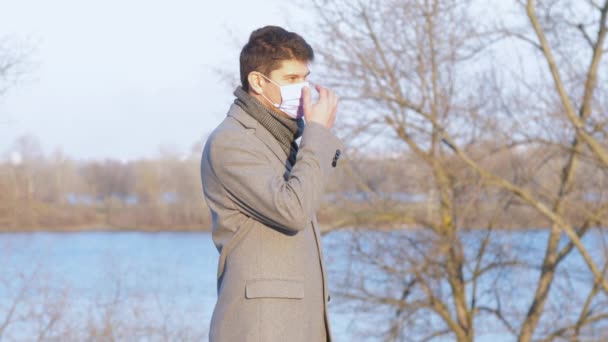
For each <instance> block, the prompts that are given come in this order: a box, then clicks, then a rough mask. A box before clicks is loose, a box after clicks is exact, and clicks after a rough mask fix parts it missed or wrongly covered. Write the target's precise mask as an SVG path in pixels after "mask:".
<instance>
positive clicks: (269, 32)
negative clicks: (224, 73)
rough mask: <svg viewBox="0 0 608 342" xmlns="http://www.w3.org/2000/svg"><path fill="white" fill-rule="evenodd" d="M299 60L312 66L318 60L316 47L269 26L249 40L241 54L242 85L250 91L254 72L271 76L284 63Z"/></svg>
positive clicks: (258, 30)
mask: <svg viewBox="0 0 608 342" xmlns="http://www.w3.org/2000/svg"><path fill="white" fill-rule="evenodd" d="M290 59H296V60H299V61H303V62H310V61H312V60H313V59H314V52H313V50H312V47H310V45H308V43H306V41H305V40H304V38H302V37H301V36H300V35H298V34H297V33H294V32H289V31H286V30H285V29H283V28H281V27H278V26H265V27H262V28H260V29H257V30H255V31H253V32H252V33H251V36H249V41H248V42H247V44H245V46H244V47H243V50H241V56H240V64H241V85H242V87H243V90H245V91H248V90H249V81H248V80H247V76H248V75H249V73H250V72H252V71H259V72H261V73H262V74H264V75H266V76H268V75H269V74H270V72H271V71H273V70H276V69H279V68H280V67H281V62H282V61H284V60H290Z"/></svg>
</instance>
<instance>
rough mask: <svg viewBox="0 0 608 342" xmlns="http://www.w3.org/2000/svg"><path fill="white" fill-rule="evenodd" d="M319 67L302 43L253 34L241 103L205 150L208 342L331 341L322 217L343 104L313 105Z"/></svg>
mask: <svg viewBox="0 0 608 342" xmlns="http://www.w3.org/2000/svg"><path fill="white" fill-rule="evenodd" d="M313 58H314V53H313V50H312V48H311V47H310V45H308V44H307V43H306V41H305V40H304V39H303V38H302V37H300V36H299V35H298V34H296V33H293V32H288V31H286V30H284V29H282V28H280V27H276V26H267V27H263V28H260V29H258V30H256V31H254V32H253V33H252V34H251V36H250V38H249V42H248V43H247V44H246V45H245V46H244V47H243V49H242V51H241V55H240V74H241V86H240V87H237V89H236V90H235V91H234V95H235V96H236V99H235V101H234V103H233V104H232V106H231V107H230V110H229V111H228V114H227V116H226V118H225V119H224V120H223V121H222V123H221V124H220V125H219V126H218V127H217V128H216V129H215V130H214V131H213V133H212V134H211V135H210V136H209V138H208V140H207V142H206V144H205V148H204V150H203V155H202V159H201V178H202V183H203V192H204V195H205V200H206V201H207V204H208V205H209V208H210V210H211V217H212V221H213V227H212V236H213V242H214V243H215V245H216V247H217V249H218V251H219V252H220V256H219V263H218V274H217V276H218V282H217V291H218V299H217V303H216V305H215V308H214V311H213V316H212V318H211V327H210V331H209V340H210V341H212V342H228V341H231V342H232V341H239V342H240V341H255V342H279V341H280V342H297V341H302V342H320V341H331V333H330V328H329V320H328V317H327V302H328V301H329V300H330V296H329V294H328V291H327V277H326V273H325V268H324V264H323V254H322V249H321V238H320V235H319V225H318V223H317V218H316V211H317V209H318V208H319V205H320V203H321V198H322V195H323V192H324V187H325V185H326V184H327V181H328V178H329V177H330V174H331V172H332V170H334V168H335V167H336V165H337V161H338V159H339V157H340V153H341V149H342V148H343V145H342V143H341V141H340V140H339V139H338V138H337V137H336V136H335V135H334V134H333V133H332V132H331V128H332V126H333V124H334V121H335V118H336V109H337V104H338V97H337V96H336V95H335V94H334V93H333V92H332V91H331V90H329V89H327V88H323V87H321V86H318V85H317V86H315V87H314V88H315V89H316V91H317V92H318V93H319V99H318V101H317V102H316V103H313V102H312V100H311V91H312V90H311V89H310V88H309V87H308V83H307V81H306V78H307V76H308V74H309V69H308V65H309V63H310V62H312V61H313ZM300 136H301V140H300V144H299V146H298V144H297V143H296V141H295V140H296V139H298V138H299V137H300Z"/></svg>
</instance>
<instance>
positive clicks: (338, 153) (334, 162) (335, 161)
mask: <svg viewBox="0 0 608 342" xmlns="http://www.w3.org/2000/svg"><path fill="white" fill-rule="evenodd" d="M340 153H341V151H340V149H337V150H336V154H335V155H334V160H333V161H332V162H331V166H333V167H336V165H338V159H339V158H340Z"/></svg>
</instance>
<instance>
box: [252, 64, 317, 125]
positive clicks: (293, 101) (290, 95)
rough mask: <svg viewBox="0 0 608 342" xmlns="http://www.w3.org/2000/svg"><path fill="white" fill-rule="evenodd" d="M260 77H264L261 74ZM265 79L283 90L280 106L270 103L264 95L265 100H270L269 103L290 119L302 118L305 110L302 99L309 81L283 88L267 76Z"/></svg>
mask: <svg viewBox="0 0 608 342" xmlns="http://www.w3.org/2000/svg"><path fill="white" fill-rule="evenodd" d="M260 75H262V74H261V73H260ZM262 76H264V75H262ZM264 78H265V79H267V80H269V81H270V82H272V83H274V84H275V85H276V86H277V87H279V89H280V90H281V103H280V104H278V103H274V102H272V101H270V100H269V99H268V98H267V97H266V96H265V95H264V94H263V93H262V96H264V98H265V99H266V100H268V102H270V103H272V105H273V106H275V107H276V108H278V109H280V110H281V111H282V112H283V113H285V114H287V115H289V116H290V117H292V118H294V119H297V118H300V117H302V116H303V115H304V112H303V108H302V106H301V98H302V88H304V87H308V86H309V85H308V82H307V81H304V82H300V83H295V84H288V85H284V86H282V85H279V84H277V83H276V82H275V81H273V80H271V79H270V78H268V77H266V76H264Z"/></svg>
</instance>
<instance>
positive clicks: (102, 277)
mask: <svg viewBox="0 0 608 342" xmlns="http://www.w3.org/2000/svg"><path fill="white" fill-rule="evenodd" d="M367 234H368V235H365V236H364V239H362V240H359V241H364V245H367V247H365V246H364V248H369V247H373V245H374V243H380V244H382V246H384V247H385V248H384V249H386V250H395V249H398V248H400V247H399V245H398V244H400V243H402V242H401V241H400V240H399V239H400V238H402V237H403V236H407V237H412V236H414V235H415V234H418V233H416V232H411V231H410V232H401V233H367ZM370 234H371V235H370ZM391 234H397V235H394V236H393V235H391ZM466 234H468V235H469V236H468V238H467V241H469V240H470V241H471V246H470V248H468V249H467V250H466V251H465V252H466V253H467V254H471V253H472V252H474V251H475V250H476V248H477V247H476V246H475V244H476V243H477V241H478V240H479V239H481V238H482V235H483V234H482V232H472V233H466ZM372 235H373V237H372ZM353 237H354V234H352V233H351V232H348V231H343V232H335V233H331V234H328V235H326V236H324V237H323V245H324V252H325V258H326V264H327V266H328V271H329V279H330V290H331V289H340V288H341V287H342V286H344V285H343V284H345V283H348V281H349V280H348V279H347V278H346V275H348V274H352V272H353V269H354V270H355V271H354V272H359V273H360V274H364V275H365V276H363V277H361V276H360V277H359V278H360V279H363V281H369V282H371V281H372V279H381V281H380V282H379V283H376V284H371V283H370V288H375V289H376V290H378V291H385V292H386V293H390V292H391V287H390V286H392V285H394V284H393V282H394V281H395V280H394V279H390V277H384V276H383V275H381V274H380V273H381V272H379V271H378V270H375V269H374V268H373V267H370V266H369V265H364V264H361V263H357V262H353V260H351V257H350V255H352V254H350V252H351V251H352V246H353V241H356V239H353ZM418 238H420V237H418ZM545 239H546V232H544V231H532V230H531V231H526V232H503V233H497V234H496V236H495V238H494V239H493V241H495V243H498V244H500V249H501V250H502V249H507V250H509V251H510V252H511V253H512V254H517V255H519V256H520V257H521V260H524V261H526V262H529V263H530V264H531V265H533V264H538V263H539V262H540V261H539V257H542V253H543V248H544V244H545ZM599 241H602V242H603V243H605V242H606V240H605V238H603V237H602V239H599V240H598V239H596V238H593V239H590V240H589V241H588V242H587V243H588V244H589V246H590V248H594V250H595V251H598V252H601V251H602V249H601V248H600V247H601V243H600V242H599ZM564 242H565V241H564ZM391 244H394V246H391ZM594 244H597V246H595V245H594ZM600 254H601V253H600ZM505 255H506V254H505ZM596 255H599V254H597V253H596ZM470 256H471V255H470ZM217 259H218V254H217V251H216V249H215V246H214V245H213V242H212V240H211V235H210V233H206V232H202V233H181V232H180V233H170V232H160V233H144V232H82V233H45V232H39V233H10V234H0V269H1V271H2V272H1V274H0V326H1V325H2V321H3V320H4V318H5V317H6V316H7V314H8V312H9V309H10V304H11V303H12V302H14V301H15V298H19V301H18V302H19V303H20V304H19V305H18V306H17V310H15V314H14V317H15V319H14V323H12V324H11V325H9V326H8V328H7V329H6V330H5V331H4V334H1V331H0V340H3V339H2V338H3V337H4V338H5V339H6V340H7V341H10V340H18V341H21V340H36V339H37V335H35V334H34V332H36V333H37V332H40V331H45V327H48V326H50V328H48V329H46V335H45V336H55V337H57V338H56V340H62V341H63V340H82V339H83V338H85V337H84V336H87V337H91V336H96V337H102V338H103V337H104V336H105V337H108V336H112V337H113V338H115V339H118V340H145V341H149V340H152V341H155V340H159V341H161V340H170V341H174V340H183V341H200V340H207V331H208V325H209V320H210V318H211V314H212V311H213V305H214V303H215V300H216V272H217ZM566 261H567V262H566V263H565V264H564V267H567V268H569V269H570V270H571V271H572V272H573V274H574V273H576V271H577V270H578V269H582V270H584V267H583V268H581V265H582V264H581V260H580V257H578V256H576V253H573V256H572V257H569V259H568V260H566ZM598 261H599V260H598ZM395 263H396V264H398V263H399V260H395ZM374 272H375V273H374ZM503 272H506V275H504V279H506V280H505V281H506V282H510V283H512V284H513V286H512V287H510V288H511V290H512V291H513V294H512V296H513V298H514V300H513V302H512V303H511V305H513V306H519V307H525V305H526V304H527V300H528V298H529V289H530V288H531V284H533V282H534V281H535V280H536V279H537V277H538V275H537V274H538V273H537V272H535V271H525V270H524V271H522V270H521V269H519V270H517V271H514V270H506V271H503ZM374 274H375V275H376V277H373V276H372V275H374ZM575 275H576V276H578V274H575ZM579 278H580V279H579ZM579 278H577V277H574V280H572V279H569V280H568V281H567V282H566V283H564V284H561V283H560V282H561V280H560V281H558V284H559V285H560V286H562V285H563V286H569V290H571V291H574V292H576V293H581V296H582V294H583V293H586V291H587V289H588V287H589V284H590V282H589V277H588V276H585V272H581V273H580V277H579ZM577 279H578V280H577ZM350 281H352V279H350ZM397 282H398V280H397ZM492 286H495V284H494V283H491V282H490V281H485V282H482V283H480V286H479V287H480V290H479V291H481V290H484V291H485V290H487V291H490V290H491V288H492ZM470 291H471V289H468V292H469V293H470ZM556 291H558V290H556ZM556 293H557V294H558V295H559V293H560V292H559V291H558V292H556ZM558 302H559V301H557V302H556V303H558ZM488 303H491V299H488ZM556 305H557V304H556ZM329 310H330V318H331V321H332V328H333V333H334V335H335V337H336V340H337V341H338V342H339V341H364V340H365V341H376V340H379V338H378V337H377V336H376V337H374V336H369V337H364V335H362V331H364V330H365V328H366V322H367V327H369V324H370V323H371V324H379V326H381V325H382V324H385V323H386V319H385V317H384V316H385V315H386V314H387V313H390V312H389V311H383V309H382V307H380V306H377V307H374V308H373V309H372V310H369V311H365V312H363V311H361V307H354V306H349V304H348V302H347V301H346V300H343V299H340V298H339V297H337V296H332V301H331V302H330V303H329ZM53 317H55V318H58V319H56V320H53ZM49 322H51V323H52V324H49ZM435 323H437V322H433V321H432V318H431V322H430V324H435ZM483 324H484V320H483V319H480V320H479V323H477V326H478V327H479V326H480V325H483ZM488 324H489V323H488ZM479 330H480V331H482V332H483V331H484V329H483V327H481V328H480V329H479ZM477 337H478V338H477V340H479V341H510V340H512V337H508V335H505V334H502V333H497V332H493V331H486V332H483V333H482V334H479V335H477ZM439 340H446V341H447V340H449V339H439Z"/></svg>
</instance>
